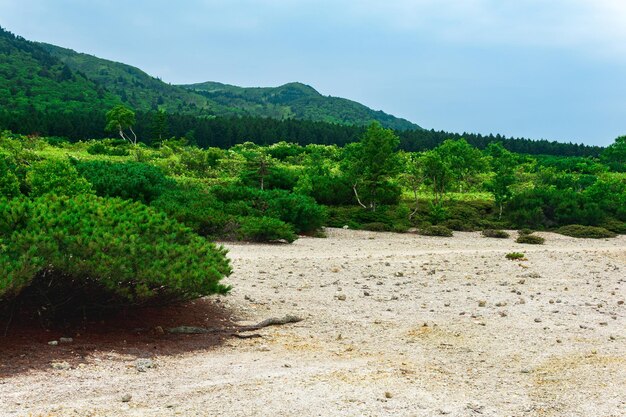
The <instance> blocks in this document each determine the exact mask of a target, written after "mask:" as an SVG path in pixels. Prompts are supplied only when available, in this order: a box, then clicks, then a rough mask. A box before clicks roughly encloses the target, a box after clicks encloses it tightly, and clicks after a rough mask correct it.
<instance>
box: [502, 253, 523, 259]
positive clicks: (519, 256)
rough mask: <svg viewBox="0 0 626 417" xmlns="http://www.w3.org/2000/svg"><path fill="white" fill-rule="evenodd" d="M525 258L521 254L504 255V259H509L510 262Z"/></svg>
mask: <svg viewBox="0 0 626 417" xmlns="http://www.w3.org/2000/svg"><path fill="white" fill-rule="evenodd" d="M525 257H526V255H524V254H523V253H520V252H511V253H507V254H506V255H505V258H506V259H509V260H511V261H517V260H520V259H524V258H525Z"/></svg>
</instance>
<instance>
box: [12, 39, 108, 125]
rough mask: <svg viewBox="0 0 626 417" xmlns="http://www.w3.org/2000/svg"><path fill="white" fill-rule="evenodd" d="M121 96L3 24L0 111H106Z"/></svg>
mask: <svg viewBox="0 0 626 417" xmlns="http://www.w3.org/2000/svg"><path fill="white" fill-rule="evenodd" d="M117 103H119V99H118V98H117V97H116V96H115V95H114V94H111V93H109V92H108V91H106V89H105V88H103V87H102V86H101V85H99V84H98V83H96V82H94V81H93V80H91V79H89V78H88V77H86V76H85V75H84V74H82V73H80V72H76V71H72V70H71V69H70V67H68V66H67V65H65V64H64V63H63V62H62V61H61V60H59V59H57V58H55V57H54V56H52V55H50V54H49V53H48V52H47V51H46V50H45V49H43V48H42V47H40V46H39V45H38V44H36V43H33V42H29V41H27V40H25V39H23V38H21V37H19V36H15V35H13V34H11V33H10V32H7V31H5V30H3V29H2V28H0V111H2V112H3V113H7V112H8V113H11V114H13V115H22V114H26V115H33V114H35V113H37V112H48V113H50V112H56V113H68V112H73V111H76V110H80V111H82V112H89V111H102V110H104V109H107V108H110V107H111V106H113V105H115V104H117Z"/></svg>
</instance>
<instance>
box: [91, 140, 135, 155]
mask: <svg viewBox="0 0 626 417" xmlns="http://www.w3.org/2000/svg"><path fill="white" fill-rule="evenodd" d="M87 153H88V154H90V155H109V156H128V155H130V152H129V151H128V149H125V148H123V147H111V146H107V145H105V144H104V143H102V142H95V143H94V144H92V145H89V146H88V147H87Z"/></svg>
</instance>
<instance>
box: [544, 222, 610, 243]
mask: <svg viewBox="0 0 626 417" xmlns="http://www.w3.org/2000/svg"><path fill="white" fill-rule="evenodd" d="M555 231H556V232H557V233H559V234H561V235H565V236H570V237H577V238H585V239H604V238H612V237H615V236H617V233H615V232H612V231H610V230H607V229H605V228H604V227H594V226H582V225H580V224H571V225H569V226H563V227H560V228H558V229H556V230H555Z"/></svg>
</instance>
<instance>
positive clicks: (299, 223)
mask: <svg viewBox="0 0 626 417" xmlns="http://www.w3.org/2000/svg"><path fill="white" fill-rule="evenodd" d="M211 193H212V194H213V195H214V196H215V197H216V199H217V200H219V201H221V202H223V203H224V210H225V212H226V213H228V214H232V215H236V216H255V217H274V218H277V219H280V220H282V221H283V222H286V223H289V224H291V225H292V226H293V228H294V230H295V231H296V232H297V233H310V232H313V231H315V230H317V229H319V228H320V227H322V225H323V224H324V221H325V219H326V211H325V210H324V208H323V207H322V206H320V205H318V204H317V203H316V202H315V200H313V199H312V198H311V197H307V196H304V195H301V194H294V193H290V192H288V191H285V190H269V191H263V190H260V189H256V188H249V187H237V186H228V187H224V186H216V187H213V188H211Z"/></svg>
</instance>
